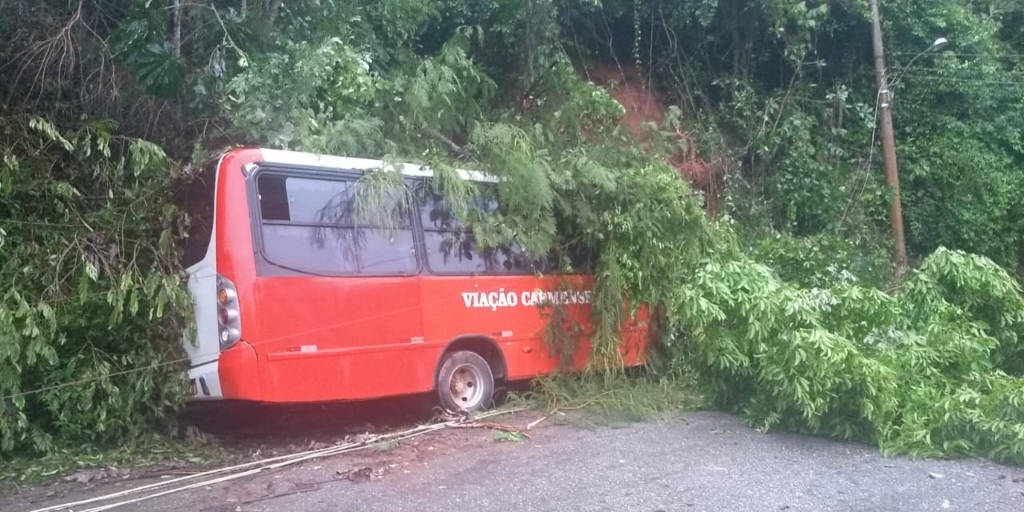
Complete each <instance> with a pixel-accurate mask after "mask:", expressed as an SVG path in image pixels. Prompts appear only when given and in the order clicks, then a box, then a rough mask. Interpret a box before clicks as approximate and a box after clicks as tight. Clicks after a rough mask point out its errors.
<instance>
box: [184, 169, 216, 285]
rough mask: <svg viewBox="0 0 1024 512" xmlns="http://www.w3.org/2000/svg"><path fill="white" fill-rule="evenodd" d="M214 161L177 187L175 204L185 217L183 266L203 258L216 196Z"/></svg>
mask: <svg viewBox="0 0 1024 512" xmlns="http://www.w3.org/2000/svg"><path fill="white" fill-rule="evenodd" d="M218 163H219V162H218V161H216V160H214V161H212V162H210V163H209V164H207V165H205V166H203V167H202V169H201V170H200V171H199V173H197V174H196V175H194V176H193V177H192V178H191V179H190V180H189V181H188V182H187V183H185V184H184V186H182V187H180V188H178V191H177V192H178V201H177V202H178V204H179V205H181V207H182V208H183V209H184V210H185V215H186V216H187V218H188V231H187V235H188V237H187V238H186V239H185V247H184V254H183V255H182V265H183V266H184V268H188V267H191V266H192V265H195V264H196V263H199V262H200V261H202V259H203V258H204V257H206V252H207V249H208V248H209V247H210V236H211V234H212V233H213V220H214V213H213V203H214V197H215V194H216V189H215V187H216V182H217V166H218Z"/></svg>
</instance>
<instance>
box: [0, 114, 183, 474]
mask: <svg viewBox="0 0 1024 512" xmlns="http://www.w3.org/2000/svg"><path fill="white" fill-rule="evenodd" d="M0 124H2V129H0V133H4V134H6V137H7V138H6V139H4V140H3V141H2V143H3V144H4V145H5V147H8V148H11V149H12V150H13V151H11V152H10V153H7V154H6V157H5V159H4V165H3V168H2V169H0V183H2V184H3V185H2V186H0V196H2V200H0V219H3V220H0V252H2V254H3V258H2V260H3V265H2V266H0V275H2V276H3V280H4V282H5V283H6V284H7V288H6V291H5V292H4V295H3V297H2V298H0V338H3V340H4V343H3V345H2V346H0V396H2V400H3V412H2V414H0V427H2V428H0V453H3V454H7V453H11V452H15V453H17V452H30V453H31V452H47V451H49V450H51V449H53V448H55V447H57V446H58V445H64V444H66V443H69V442H85V443H90V442H108V441H113V440H116V439H119V438H121V436H124V435H125V434H126V433H127V434H131V435H133V436H142V435H143V434H145V433H147V432H151V431H158V432H168V431H169V429H171V428H173V422H172V421H170V420H171V419H172V418H173V413H174V412H175V409H176V407H177V405H178V403H179V400H180V398H179V397H180V396H182V393H183V391H184V390H185V388H186V386H187V382H185V380H184V379H183V377H182V373H181V370H182V364H183V362H182V360H181V352H180V348H179V345H177V344H176V343H175V342H174V341H175V340H177V339H179V338H180V336H181V333H182V332H183V330H184V329H185V327H186V326H187V323H186V316H185V312H186V311H187V310H188V307H189V306H190V304H191V300H190V299H189V297H188V293H187V290H185V289H184V286H183V284H182V280H181V274H180V273H179V272H178V270H177V261H176V259H175V258H174V257H173V256H174V254H175V251H176V249H175V240H176V239H177V238H178V237H179V236H180V234H181V227H182V226H183V222H182V221H183V219H182V218H181V216H180V214H179V213H178V212H177V210H176V209H175V208H174V207H173V206H170V205H169V204H167V202H166V201H167V198H168V197H169V196H170V192H171V188H170V187H171V173H170V162H169V161H168V160H167V158H166V156H165V155H164V154H163V152H162V151H161V150H160V149H159V148H157V147H156V146H154V145H152V144H150V143H148V142H145V141H141V140H137V139H129V138H125V137H122V136H119V135H117V134H116V133H114V132H112V128H113V127H112V126H111V125H110V123H106V122H88V121H87V122H85V123H83V124H82V125H81V126H80V127H78V128H77V129H74V130H59V129H58V128H57V127H55V126H54V125H52V124H50V123H49V122H47V121H45V120H43V119H41V118H38V117H24V116H18V117H10V118H5V119H4V120H3V121H2V123H0ZM112 333H116V334H112Z"/></svg>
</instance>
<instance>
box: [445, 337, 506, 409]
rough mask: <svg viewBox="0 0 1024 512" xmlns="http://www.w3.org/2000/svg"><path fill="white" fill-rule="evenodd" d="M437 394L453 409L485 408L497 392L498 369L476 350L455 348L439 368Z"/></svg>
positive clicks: (447, 406)
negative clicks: (495, 371) (496, 373)
mask: <svg viewBox="0 0 1024 512" xmlns="http://www.w3.org/2000/svg"><path fill="white" fill-rule="evenodd" d="M437 395H438V398H440V400H441V406H442V407H444V408H445V409H447V410H449V411H479V410H481V409H485V408H487V407H488V406H489V405H490V403H491V398H492V397H493V395H494V373H493V372H492V371H491V367H490V365H488V364H487V361H486V360H484V358H483V357H480V355H479V354H477V353H476V352H470V351H468V350H460V351H457V352H451V353H449V354H446V355H445V358H444V363H442V364H441V370H440V371H439V372H437Z"/></svg>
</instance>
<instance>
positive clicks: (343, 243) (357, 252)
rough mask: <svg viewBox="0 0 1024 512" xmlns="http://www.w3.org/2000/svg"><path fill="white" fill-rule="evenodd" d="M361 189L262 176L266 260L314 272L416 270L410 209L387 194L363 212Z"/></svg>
mask: <svg viewBox="0 0 1024 512" xmlns="http://www.w3.org/2000/svg"><path fill="white" fill-rule="evenodd" d="M359 187H360V184H359V182H358V181H356V180H355V179H349V180H345V179H318V178H306V177H297V176H282V175H276V174H261V175H260V176H259V178H258V179H257V189H258V194H259V210H260V216H261V225H260V231H261V235H262V248H263V255H264V257H265V258H266V259H267V261H268V262H270V263H271V264H273V265H276V266H278V267H281V268H283V269H287V270H292V271H296V272H300V273H308V274H317V275H350V274H365V275H386V274H402V275H404V274H414V273H416V272H417V271H418V268H419V265H418V262H417V260H416V254H415V252H414V249H415V244H414V238H413V231H412V226H411V223H410V222H409V215H408V211H407V210H406V211H403V209H402V208H401V207H400V205H399V204H398V203H399V201H398V200H397V196H396V197H392V196H391V195H386V197H384V198H379V199H382V200H380V201H378V204H374V205H373V206H372V207H370V206H367V207H366V208H365V212H363V211H362V207H361V205H358V204H357V203H358V202H359V201H362V200H364V198H363V197H360V196H361V195H360V194H359V193H358V192H359V190H360V188H359ZM366 195H367V194H362V196H366ZM357 206H360V207H359V208H357ZM360 213H365V214H363V215H360Z"/></svg>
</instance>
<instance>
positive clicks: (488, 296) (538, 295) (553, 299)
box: [462, 288, 594, 311]
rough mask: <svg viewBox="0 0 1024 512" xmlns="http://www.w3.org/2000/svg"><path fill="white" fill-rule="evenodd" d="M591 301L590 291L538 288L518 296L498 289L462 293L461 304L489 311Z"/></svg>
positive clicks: (591, 294) (587, 302)
mask: <svg viewBox="0 0 1024 512" xmlns="http://www.w3.org/2000/svg"><path fill="white" fill-rule="evenodd" d="M593 300H594V292H593V291H591V290H558V291H545V290H541V289H539V288H538V289H536V290H533V291H525V292H522V293H520V294H518V295H517V294H516V293H515V292H506V291H505V289H504V288H499V289H498V291H495V292H462V302H463V303H465V305H466V307H467V308H485V309H490V310H491V311H497V310H498V308H509V307H511V308H514V307H517V306H527V307H531V306H541V305H573V304H590V303H591V302H593Z"/></svg>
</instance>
